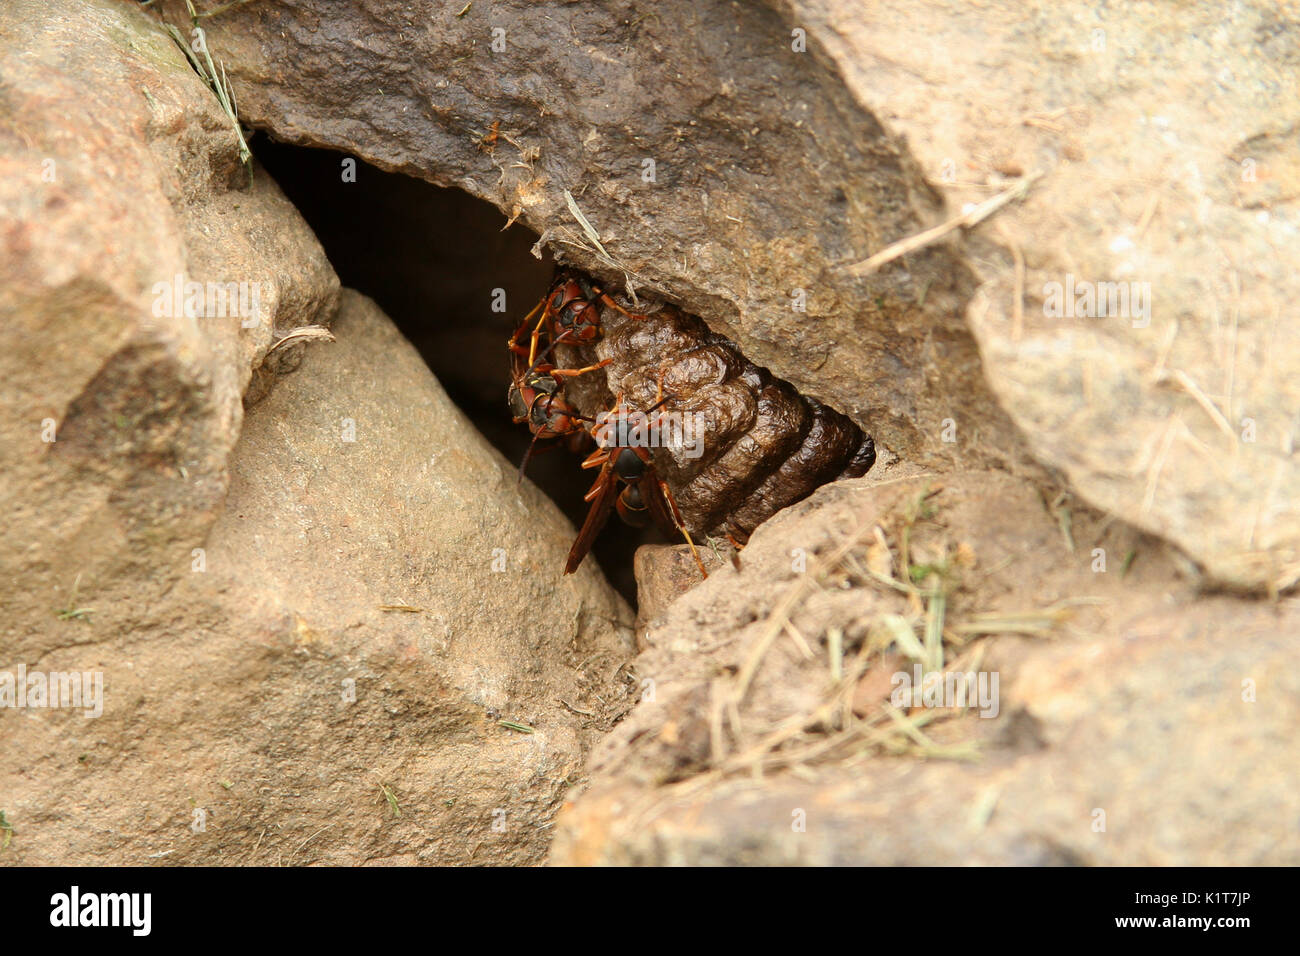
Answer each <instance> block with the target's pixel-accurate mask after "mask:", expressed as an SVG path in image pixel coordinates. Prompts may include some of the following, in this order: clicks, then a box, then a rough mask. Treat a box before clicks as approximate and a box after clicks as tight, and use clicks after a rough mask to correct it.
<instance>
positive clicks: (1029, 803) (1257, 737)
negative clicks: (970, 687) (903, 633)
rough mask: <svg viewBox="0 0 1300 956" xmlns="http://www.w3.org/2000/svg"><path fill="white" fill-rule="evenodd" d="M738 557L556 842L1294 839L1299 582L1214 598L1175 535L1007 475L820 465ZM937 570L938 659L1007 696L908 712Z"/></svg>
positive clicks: (690, 613)
mask: <svg viewBox="0 0 1300 956" xmlns="http://www.w3.org/2000/svg"><path fill="white" fill-rule="evenodd" d="M927 491H929V492H930V494H929V495H928V496H926V492H927ZM1049 506H1054V507H1049ZM877 529H879V534H877ZM904 529H906V534H904ZM903 541H907V547H908V549H909V550H908V555H909V557H908V559H907V564H908V571H907V572H906V573H905V572H904V570H903V557H902V552H901V546H902V542H903ZM1071 542H1072V547H1073V550H1072V549H1071ZM1094 548H1101V549H1104V552H1105V555H1104V557H1105V559H1106V562H1105V565H1104V567H1105V570H1104V571H1102V570H1100V568H1101V567H1103V565H1101V564H1098V556H1097V553H1096V552H1095V551H1094ZM1129 552H1133V557H1132V558H1129V557H1128V554H1129ZM741 564H742V568H741V570H740V571H738V572H737V571H735V570H733V569H732V568H730V567H729V566H728V567H723V568H721V569H718V570H716V571H714V572H713V573H712V574H711V576H710V578H709V580H708V581H707V582H705V583H704V584H701V585H699V586H698V587H696V588H695V589H693V590H692V591H690V592H689V593H687V594H686V595H685V596H684V597H682V598H681V599H679V600H678V601H676V602H675V603H673V604H672V605H671V606H670V607H669V608H668V609H667V611H666V612H664V613H663V614H662V615H661V617H660V618H659V619H658V620H657V621H652V622H650V624H649V627H648V629H647V631H646V632H645V634H644V637H645V639H646V641H647V644H648V649H647V650H646V651H645V652H644V653H643V654H642V655H641V656H640V657H638V659H637V660H636V662H635V664H634V667H635V673H636V677H637V679H638V681H639V682H640V684H641V687H642V694H641V702H640V703H639V704H638V706H637V707H636V709H635V710H633V711H632V712H631V714H630V715H629V716H628V718H627V719H626V720H625V721H624V722H623V723H622V724H620V725H619V727H618V728H617V729H616V730H615V731H614V732H613V733H612V734H611V735H610V736H609V737H608V738H607V739H606V740H605V741H603V742H602V744H601V746H600V747H599V748H598V750H597V751H596V752H595V753H594V754H593V756H592V760H591V764H590V766H591V780H590V784H589V788H588V789H587V790H586V791H585V792H583V793H582V794H581V795H580V796H579V797H578V798H577V799H576V801H575V802H574V803H573V805H572V806H571V807H569V808H568V809H567V810H566V811H565V812H564V813H562V814H561V816H560V818H559V820H558V821H557V834H556V842H555V844H554V847H553V849H552V855H551V860H552V862H556V863H561V864H573V863H583V864H591V863H604V864H609V863H618V864H627V863H639V864H646V863H653V864H679V863H695V864H701V863H708V864H718V863H723V864H780V863H801V864H828V863H836V864H844V863H854V864H863V863H869V864H905V863H912V864H972V863H975V864H1021V865H1023V864H1044V863H1093V864H1147V865H1155V864H1185V865H1186V864H1201V865H1204V864H1258V863H1274V864H1294V863H1296V862H1300V842H1297V840H1296V837H1295V830H1294V827H1293V826H1291V821H1293V820H1294V819H1295V818H1296V814H1297V813H1298V812H1300V799H1298V798H1297V796H1296V794H1295V790H1294V786H1293V779H1292V778H1293V776H1294V768H1295V767H1296V766H1297V765H1298V762H1300V746H1298V745H1297V744H1296V742H1295V740H1294V735H1293V734H1292V732H1291V729H1290V728H1291V727H1292V726H1293V724H1294V722H1295V720H1296V718H1297V716H1298V715H1300V711H1298V710H1297V704H1296V699H1297V697H1296V693H1297V690H1300V685H1297V682H1296V680H1295V678H1294V676H1293V669H1292V668H1290V667H1289V666H1288V664H1287V661H1288V660H1289V659H1290V657H1291V655H1292V652H1293V648H1292V647H1290V644H1291V641H1292V639H1293V635H1294V633H1295V631H1296V628H1297V626H1300V603H1297V602H1296V601H1295V600H1294V599H1289V600H1286V601H1283V602H1282V603H1280V604H1278V605H1269V604H1267V603H1263V602H1250V601H1242V600H1238V599H1233V598H1228V597H1222V596H1220V597H1199V598H1198V597H1196V596H1195V594H1194V588H1193V587H1192V586H1191V585H1190V584H1188V583H1186V582H1183V581H1180V580H1179V578H1178V576H1177V574H1176V571H1175V567H1176V565H1175V562H1174V561H1173V559H1172V558H1171V556H1170V555H1169V553H1168V552H1167V550H1166V548H1165V547H1164V546H1163V545H1161V544H1160V543H1159V542H1158V541H1156V540H1155V539H1150V538H1146V537H1144V536H1142V535H1141V534H1140V533H1137V532H1135V531H1133V530H1131V529H1126V528H1124V527H1123V526H1121V525H1118V524H1115V523H1113V522H1110V521H1106V520H1105V519H1101V518H1100V517H1099V516H1097V515H1095V514H1091V513H1089V512H1088V511H1087V510H1086V509H1085V510H1080V509H1078V508H1077V507H1070V505H1069V504H1068V502H1057V501H1052V502H1049V503H1045V502H1044V501H1043V500H1042V499H1041V498H1040V497H1039V495H1038V493H1037V492H1036V491H1035V489H1034V488H1033V487H1032V486H1031V485H1028V484H1027V483H1025V482H1023V481H1021V480H1019V479H1014V478H1010V477H1008V476H1005V475H998V474H978V473H973V474H966V475H960V476H947V477H944V478H942V479H935V478H933V477H931V478H905V479H901V480H900V479H887V480H881V479H873V478H871V477H870V476H869V477H867V478H864V479H860V480H857V481H853V482H843V483H839V484H837V485H832V486H828V487H826V488H823V489H822V490H820V491H819V492H817V493H816V494H815V495H814V496H813V497H812V498H810V499H809V500H808V501H806V502H804V503H802V504H799V505H796V506H794V507H793V508H791V509H789V510H788V511H786V512H784V513H782V514H781V515H779V516H777V517H776V518H774V519H773V520H772V521H770V522H768V523H767V524H765V525H764V526H763V527H761V528H760V529H759V530H758V531H757V532H756V533H755V535H754V537H753V538H752V539H751V541H750V544H749V546H748V547H747V548H746V549H745V550H744V551H743V552H742V553H741ZM799 567H804V568H805V570H803V571H800V570H798V569H799ZM936 567H943V568H945V570H944V572H943V577H944V581H945V586H944V592H945V594H946V595H947V597H946V608H945V617H944V631H943V633H944V641H943V643H944V650H945V654H944V668H945V670H948V671H962V672H965V671H967V670H970V671H973V672H976V673H984V674H989V675H993V674H996V675H997V676H998V682H999V683H998V687H997V691H998V692H997V694H996V696H994V697H993V698H991V700H992V701H993V702H994V704H995V706H994V707H992V708H987V707H986V708H983V710H984V712H985V713H987V714H988V716H987V717H982V716H980V714H979V712H980V711H981V707H979V706H977V707H974V708H973V709H970V710H966V711H960V710H945V709H942V708H932V707H928V706H927V707H912V708H910V709H909V708H907V707H903V708H902V710H901V712H900V713H899V714H898V717H899V718H900V719H903V720H906V721H908V722H913V721H916V720H918V719H924V720H929V721H931V722H929V723H925V724H923V725H919V724H918V725H915V726H913V727H912V728H911V729H904V728H903V727H902V726H901V724H900V723H896V722H895V720H894V719H893V718H891V717H889V716H888V715H887V714H886V713H885V712H884V708H885V702H886V700H888V699H889V698H890V697H891V695H892V693H893V692H894V690H895V689H896V687H897V685H896V684H895V679H894V674H896V673H899V672H902V673H908V674H911V673H912V672H913V667H914V660H913V659H912V657H911V656H910V652H909V651H908V650H907V649H906V648H905V647H904V645H903V642H901V641H898V640H897V639H895V635H894V632H892V631H891V630H890V629H889V624H888V622H889V621H890V620H891V618H890V615H896V616H897V619H901V620H905V621H907V622H908V631H909V633H912V634H913V635H914V637H913V639H914V641H915V642H916V645H917V646H918V647H920V646H921V645H922V644H923V643H924V636H923V635H924V623H925V621H926V619H927V614H926V612H927V611H929V610H932V608H933V605H932V604H931V603H930V602H929V599H928V598H926V596H925V595H926V592H927V590H928V587H929V584H930V583H932V580H931V581H927V575H928V573H929V572H927V571H925V570H924V569H926V568H936ZM873 572H874V574H875V575H880V576H883V577H884V578H889V579H892V580H893V581H894V582H895V584H894V585H884V584H882V583H881V578H880V577H875V576H873ZM906 580H911V581H912V582H913V583H917V584H918V586H919V590H920V592H921V594H920V596H919V597H918V598H913V597H910V596H909V595H907V594H906V593H904V591H903V590H901V589H900V588H899V587H898V585H899V584H901V583H902V582H903V581H906ZM991 614H992V615H998V616H999V618H1000V619H996V620H995V619H990V617H989V616H988V615H991ZM787 619H788V621H789V625H790V627H789V628H783V627H782V624H783V622H784V621H786V620H787ZM976 629H987V630H989V631H991V632H993V635H994V636H991V637H983V638H980V637H977V636H976V635H975V634H974V633H973V631H974V630H976ZM1016 630H1020V631H1024V632H1027V633H1022V634H1016V633H1013V632H1014V631H1016ZM836 634H838V638H833V637H832V635H836ZM835 639H838V641H839V647H840V649H841V650H840V654H839V655H838V656H839V657H840V659H841V660H842V662H843V663H842V665H841V666H842V670H843V673H844V674H846V675H850V676H847V677H845V678H844V680H843V682H839V683H837V681H836V679H835V677H834V676H833V668H834V666H835V665H834V663H833V659H834V657H835V656H836V655H835V653H834V651H833V648H834V647H835V644H834V643H833V640H835ZM769 642H770V643H769ZM802 645H806V646H807V648H808V650H809V651H810V652H811V653H810V654H808V655H807V656H805V654H804V653H803V652H802V651H801V650H800V647H801V646H802ZM864 648H865V649H866V650H865V658H861V659H860V658H859V655H860V654H863V653H864V650H863V649H864ZM922 649H924V648H922ZM860 660H863V661H865V663H866V664H867V665H868V666H866V667H865V668H864V669H863V670H862V671H861V674H860V676H857V674H858V672H857V671H855V669H854V668H855V665H856V664H857V663H859V661H860ZM747 673H749V674H750V675H751V677H750V678H749V682H748V684H747V686H746V690H745V692H744V693H743V694H741V696H740V698H739V700H738V701H737V699H736V697H735V692H736V689H737V686H738V685H739V684H741V683H743V682H744V681H745V680H746V676H745V675H746V674H747ZM990 686H991V685H990ZM837 694H838V696H837ZM830 701H835V704H834V705H828V702H830ZM850 714H851V715H852V717H850ZM913 734H921V735H923V736H921V737H916V736H913ZM927 757H928V758H931V759H918V758H927ZM937 758H943V759H937ZM759 770H761V771H762V776H761V778H759V777H758V771H759Z"/></svg>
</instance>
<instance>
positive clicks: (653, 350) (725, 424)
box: [561, 305, 876, 541]
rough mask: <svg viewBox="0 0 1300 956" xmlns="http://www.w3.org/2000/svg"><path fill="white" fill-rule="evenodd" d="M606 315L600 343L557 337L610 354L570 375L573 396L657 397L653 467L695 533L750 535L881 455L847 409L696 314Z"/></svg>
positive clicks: (635, 403) (583, 357)
mask: <svg viewBox="0 0 1300 956" xmlns="http://www.w3.org/2000/svg"><path fill="white" fill-rule="evenodd" d="M601 326H602V333H603V334H602V336H601V338H600V340H599V341H598V342H597V343H595V344H594V345H589V346H584V347H581V348H566V347H563V346H562V347H561V349H562V354H565V353H567V355H568V356H570V357H571V358H572V360H573V361H574V362H575V363H577V362H579V361H581V363H582V364H587V363H589V362H590V361H591V360H592V358H593V357H595V358H599V359H609V360H610V363H609V365H608V366H606V367H605V368H604V369H603V370H602V371H601V372H598V373H595V374H593V375H591V376H584V377H583V378H582V379H575V380H573V381H572V382H570V383H569V386H570V391H569V395H570V398H571V400H573V401H574V402H575V403H576V404H577V405H578V407H579V408H580V409H581V410H582V411H583V412H584V414H588V415H592V416H595V415H597V414H598V413H599V412H600V411H602V410H604V409H608V408H610V407H611V406H612V405H613V402H614V400H615V399H616V398H619V397H621V398H622V400H623V402H624V403H625V404H626V405H627V406H629V407H631V408H634V409H641V410H651V409H655V411H654V412H652V413H651V415H650V416H649V417H650V420H651V421H652V422H653V423H654V424H655V425H657V426H658V428H657V432H652V433H651V435H650V437H651V439H652V444H651V449H652V454H653V457H654V462H655V468H656V470H657V471H658V473H659V475H660V477H661V478H663V479H664V480H665V481H666V482H667V483H668V486H669V488H670V490H671V491H672V493H673V496H674V497H675V498H676V502H677V506H678V508H679V509H680V511H681V514H682V517H683V518H684V519H685V522H686V525H687V527H688V528H689V529H690V530H691V532H692V533H699V534H714V535H722V534H730V535H732V536H733V537H735V538H736V539H737V540H739V541H744V540H746V539H747V538H748V537H749V534H750V533H751V532H752V531H753V530H754V528H756V527H757V526H758V525H759V524H761V523H762V522H763V521H765V520H767V519H768V518H770V517H771V516H772V515H774V514H776V512H777V511H779V510H781V509H782V508H784V507H786V506H787V505H791V504H793V503H795V502H796V501H799V500H801V499H803V498H805V497H807V496H808V495H809V494H811V493H812V492H813V491H814V490H815V489H816V488H818V487H819V486H821V485H823V484H825V483H826V482H828V481H834V480H836V479H837V478H856V477H858V476H859V475H863V474H866V472H867V471H868V470H869V469H870V468H871V466H872V464H873V463H874V462H875V460H876V451H875V443H874V442H873V441H872V439H871V437H870V436H868V435H865V434H863V432H862V430H861V429H860V428H858V426H857V425H856V424H854V422H853V421H852V420H850V419H849V418H848V417H846V416H845V415H842V414H840V413H839V412H837V411H835V410H834V409H832V408H829V407H827V406H825V405H822V404H821V403H820V402H818V401H816V400H815V399H812V398H809V397H807V396H805V395H801V394H800V393H799V392H798V391H797V390H796V389H795V388H794V386H793V385H791V384H790V383H789V382H785V381H783V380H781V379H778V378H776V377H775V376H773V375H772V374H771V373H770V372H768V371H767V369H764V368H759V367H758V366H756V365H754V364H753V363H752V362H750V361H749V360H748V359H746V358H745V357H744V356H743V355H742V354H741V353H740V350H739V349H738V348H736V346H735V344H734V343H732V342H731V341H730V340H729V339H727V338H725V337H724V336H721V335H717V334H716V333H714V332H712V331H710V330H709V328H708V327H707V326H706V325H705V324H704V322H703V321H702V320H700V319H698V318H696V317H695V316H692V315H688V314H687V313H685V312H683V311H681V310H680V309H678V308H676V307H674V306H671V305H664V306H662V307H661V308H659V309H658V310H657V311H655V312H653V313H651V314H649V315H639V314H634V315H631V316H628V315H626V314H623V313H621V312H619V311H618V310H617V309H614V308H611V307H609V306H607V305H606V306H602V313H601ZM602 374H603V377H604V380H605V381H604V386H605V387H604V388H600V387H599V386H598V384H597V382H598V380H599V379H600V378H601V377H602ZM593 386H595V387H593ZM656 405H657V406H658V407H657V408H656Z"/></svg>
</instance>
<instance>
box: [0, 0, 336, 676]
mask: <svg viewBox="0 0 1300 956" xmlns="http://www.w3.org/2000/svg"><path fill="white" fill-rule="evenodd" d="M0 74H2V75H3V84H2V86H0V88H2V89H3V92H2V93H0V97H3V111H4V112H3V116H4V121H3V122H0V407H2V408H3V409H4V413H3V415H0V457H2V458H3V461H4V474H3V480H2V481H0V509H3V512H4V515H5V533H4V535H3V536H0V576H3V579H4V580H5V581H7V582H13V583H15V584H18V585H19V586H17V587H12V588H10V591H11V594H9V595H8V596H7V597H6V600H5V606H6V613H5V620H4V622H3V624H0V627H2V628H3V630H4V633H5V640H4V647H5V648H6V650H7V651H8V652H9V654H12V655H15V656H17V657H20V658H21V657H26V658H28V659H35V658H37V657H39V656H40V655H41V654H42V653H44V652H46V651H47V650H49V649H51V648H53V647H56V646H58V645H59V643H60V642H61V641H62V640H64V639H66V635H64V634H61V633H59V632H60V630H61V629H52V628H51V626H50V620H51V614H52V610H53V609H55V608H62V607H64V606H65V605H67V604H68V603H69V602H70V601H76V600H80V601H81V602H83V603H85V604H87V605H93V604H100V605H101V606H102V605H103V604H105V603H106V602H109V601H114V602H116V603H118V605H119V606H120V607H122V608H127V607H133V608H135V609H137V610H143V607H144V605H146V604H147V603H148V602H149V601H151V600H154V599H156V598H157V597H158V596H160V595H161V594H163V593H165V592H166V591H167V590H168V589H169V588H171V587H172V586H173V585H174V584H175V583H176V581H177V580H178V579H180V578H181V577H182V576H183V575H186V574H188V573H189V572H188V569H189V564H190V550H191V549H192V548H193V547H194V546H195V545H197V544H199V543H201V541H202V538H203V535H204V534H205V533H206V531H207V529H208V527H209V526H210V525H211V524H212V522H213V520H214V519H215V518H216V514H217V511H218V509H219V508H220V506H221V502H222V500H223V498H224V495H225V490H226V484H227V481H228V476H227V472H226V460H227V457H228V455H229V453H230V449H231V447H232V446H233V445H234V443H235V441H236V439H237V438H238V437H239V427H240V421H241V417H242V408H241V402H240V398H241V395H242V394H243V392H244V390H245V388H246V387H247V386H248V384H249V382H250V379H251V377H252V375H253V370H254V368H259V369H260V367H261V364H262V360H263V358H264V357H265V355H266V353H267V351H268V349H269V348H270V347H271V346H272V345H273V344H274V343H275V342H276V341H278V340H279V338H280V337H281V336H283V335H284V334H285V333H286V332H288V331H290V330H291V329H293V328H295V327H298V326H301V325H307V324H321V323H327V322H328V321H329V319H330V316H331V315H332V313H333V310H334V308H335V305H336V302H337V298H338V279H337V278H336V277H335V275H334V271H333V269H331V268H330V265H329V263H328V262H327V261H326V259H325V255H324V253H323V252H322V250H321V248H320V245H319V244H318V243H317V242H316V239H315V237H314V236H313V235H312V233H311V231H310V230H309V229H308V228H307V226H306V224H305V223H304V222H303V221H302V219H301V217H300V216H298V214H297V212H296V211H295V210H294V209H293V207H292V206H290V205H289V203H288V202H287V201H286V200H285V199H284V197H283V196H282V195H281V193H280V191H279V189H277V188H276V186H275V184H274V183H273V182H271V180H270V179H268V178H267V177H266V176H265V175H262V176H254V177H253V179H252V184H251V185H250V183H249V174H248V171H247V170H246V169H244V168H243V167H242V166H241V165H240V162H239V145H238V139H237V137H236V135H235V132H234V129H233V128H232V126H231V124H230V122H229V120H228V119H227V117H226V116H225V115H224V113H222V111H221V109H220V108H219V106H218V104H217V100H216V97H215V96H214V95H213V94H212V93H211V91H209V90H208V89H207V88H205V86H204V85H203V83H202V82H200V80H199V78H198V77H197V76H196V75H195V73H194V71H193V70H192V69H191V68H190V66H189V64H188V63H186V61H185V57H184V55H183V54H182V53H181V51H180V50H179V49H178V48H177V46H176V45H175V44H174V43H173V42H172V40H171V39H170V38H168V37H167V36H166V35H165V34H163V33H161V32H160V31H159V29H158V28H157V25H156V24H155V23H154V22H153V21H152V20H151V19H150V18H149V17H148V16H147V15H145V14H144V13H143V12H142V11H140V10H138V9H134V8H133V7H132V6H130V5H124V4H119V3H110V2H105V0H100V2H92V3H79V2H62V3H43V2H34V0H22V2H16V3H6V4H5V5H4V7H3V9H0ZM178 280H179V281H178ZM190 283H196V284H197V288H198V289H199V290H200V292H201V297H202V301H201V303H199V302H196V303H195V304H196V305H198V306H199V307H198V308H197V309H195V310H194V314H191V315H186V314H185V308H184V304H185V300H186V299H187V298H188V296H189V294H190V293H191V292H192V291H193V287H191V286H190ZM227 283H232V284H233V291H234V297H233V299H230V300H228V301H226V302H225V303H224V307H223V303H222V302H221V301H219V300H218V297H217V294H216V293H217V291H218V290H220V291H221V292H223V293H226V292H229V291H230V288H229V287H228V286H227V285H226V284H227ZM209 290H211V291H212V300H211V303H209V301H208V292H209ZM241 291H242V293H243V295H242V298H241V296H240V293H241ZM178 296H179V297H181V305H182V307H181V309H179V310H178V309H177V308H176V299H177V297H178ZM241 306H242V307H243V308H242V309H241ZM282 351H283V350H282ZM78 579H79V581H80V583H79V585H78V584H77V582H78ZM74 585H75V586H76V587H75V590H76V591H77V592H78V593H76V594H73V593H72V592H73V591H74Z"/></svg>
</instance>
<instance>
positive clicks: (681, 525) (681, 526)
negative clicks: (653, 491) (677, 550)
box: [659, 479, 709, 578]
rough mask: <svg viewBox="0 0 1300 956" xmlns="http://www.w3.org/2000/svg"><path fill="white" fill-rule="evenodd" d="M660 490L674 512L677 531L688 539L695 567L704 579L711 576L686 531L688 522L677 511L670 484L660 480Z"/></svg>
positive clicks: (689, 534)
mask: <svg viewBox="0 0 1300 956" xmlns="http://www.w3.org/2000/svg"><path fill="white" fill-rule="evenodd" d="M659 490H660V491H662V492H663V496H664V500H665V501H667V502H668V507H669V508H670V509H671V510H672V515H673V523H674V524H675V525H677V530H678V531H680V532H681V533H682V537H683V538H685V539H686V543H687V545H689V546H690V549H691V557H692V558H694V559H695V566H696V567H698V568H699V569H700V574H702V575H703V576H704V577H706V578H707V577H708V576H709V572H708V571H706V570H705V568H704V562H703V561H701V560H700V552H699V551H698V550H697V549H696V547H695V542H694V541H693V540H692V539H691V533H690V532H689V531H687V530H686V522H685V521H684V520H683V519H682V513H681V512H680V511H679V510H677V499H676V498H674V497H673V493H672V491H671V490H670V489H669V487H668V482H666V481H663V480H661V479H659Z"/></svg>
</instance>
